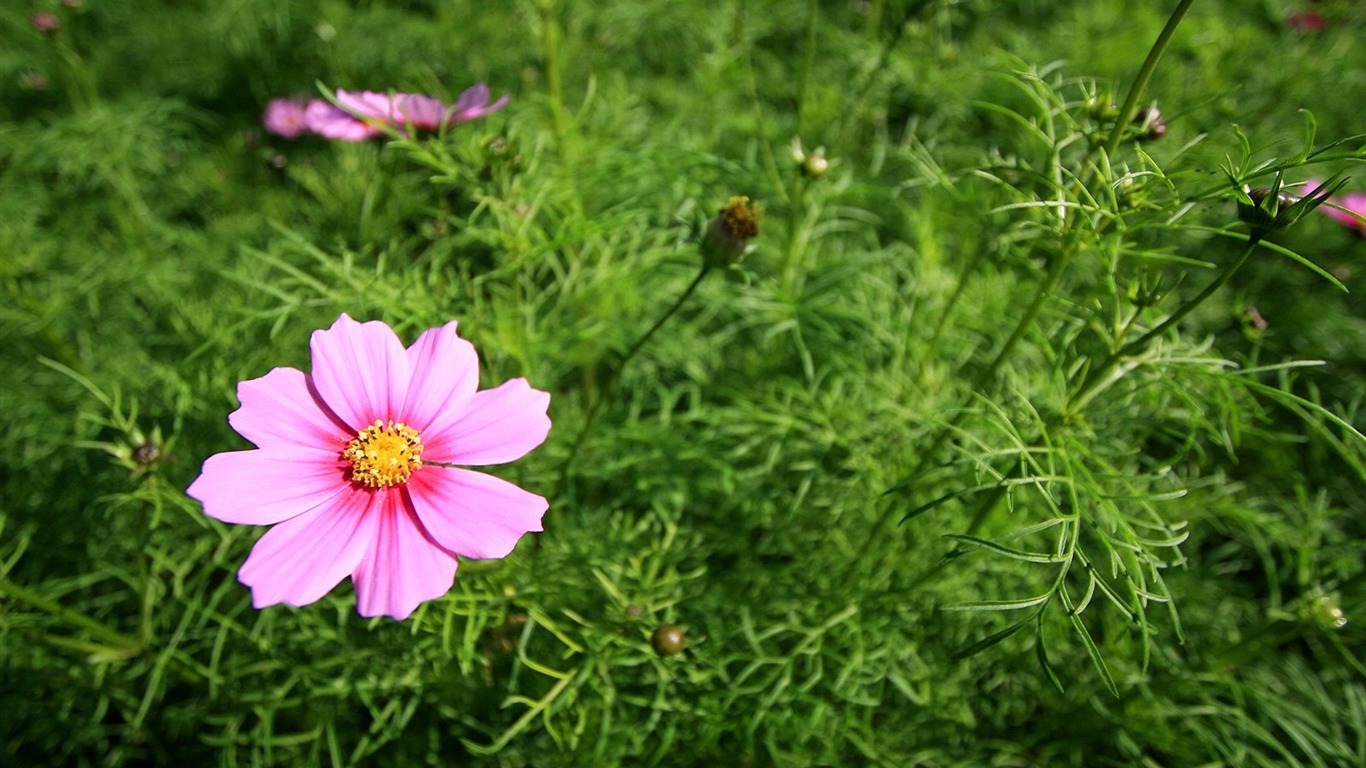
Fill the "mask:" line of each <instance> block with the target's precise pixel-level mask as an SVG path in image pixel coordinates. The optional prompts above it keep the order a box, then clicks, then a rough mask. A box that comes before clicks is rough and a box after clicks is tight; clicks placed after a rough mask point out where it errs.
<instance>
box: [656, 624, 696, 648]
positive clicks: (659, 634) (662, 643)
mask: <svg viewBox="0 0 1366 768" xmlns="http://www.w3.org/2000/svg"><path fill="white" fill-rule="evenodd" d="M686 634H687V633H686V632H684V630H683V628H682V627H680V626H678V625H677V624H661V625H660V627H659V629H656V630H655V633H654V635H652V636H651V637H650V644H651V645H653V646H654V647H655V652H656V653H658V654H659V655H660V656H677V655H678V654H680V653H682V652H683V649H684V648H686V647H687V645H688V642H687V637H686Z"/></svg>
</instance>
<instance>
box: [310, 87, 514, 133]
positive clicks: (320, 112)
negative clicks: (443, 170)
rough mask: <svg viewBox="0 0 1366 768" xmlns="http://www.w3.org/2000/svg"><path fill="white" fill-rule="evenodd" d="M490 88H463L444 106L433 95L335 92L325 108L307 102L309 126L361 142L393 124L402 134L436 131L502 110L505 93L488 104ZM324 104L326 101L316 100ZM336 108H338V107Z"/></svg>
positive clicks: (504, 102) (505, 102) (506, 98)
mask: <svg viewBox="0 0 1366 768" xmlns="http://www.w3.org/2000/svg"><path fill="white" fill-rule="evenodd" d="M489 96H490V93H489V88H488V86H487V85H484V84H483V83H479V84H478V85H475V86H473V87H471V88H468V89H466V90H465V92H464V93H462V94H460V97H459V98H457V99H456V101H455V104H453V105H451V106H449V107H448V106H447V105H446V104H445V102H443V101H441V100H440V99H438V98H436V97H434V96H426V95H423V94H419V93H395V94H392V95H390V94H387V93H379V92H376V91H344V90H338V91H337V106H336V107H333V108H332V109H331V110H326V109H324V108H323V106H318V107H314V106H312V105H310V107H309V109H310V121H309V125H310V126H311V127H312V128H313V130H314V131H315V132H316V133H319V134H321V135H323V136H327V137H328V138H337V139H345V140H347V141H363V140H365V139H369V138H372V137H374V136H378V135H380V133H382V132H383V129H384V128H385V127H392V128H394V129H396V130H398V131H399V133H402V134H404V135H411V130H410V129H416V130H422V131H439V130H441V128H442V127H443V126H452V125H457V124H459V123H467V122H469V121H471V120H476V119H478V118H481V117H484V116H486V115H489V114H492V113H493V112H496V111H498V110H499V109H502V108H503V106H504V105H506V104H507V103H508V97H507V96H504V97H502V98H501V99H499V100H498V101H495V102H493V103H492V104H490V103H489ZM318 103H319V104H320V105H326V106H331V105H328V104H326V102H318ZM338 107H339V108H338Z"/></svg>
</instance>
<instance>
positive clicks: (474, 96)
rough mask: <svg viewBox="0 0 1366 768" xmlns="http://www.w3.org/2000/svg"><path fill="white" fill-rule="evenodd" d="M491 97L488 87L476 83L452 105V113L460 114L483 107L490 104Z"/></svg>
mask: <svg viewBox="0 0 1366 768" xmlns="http://www.w3.org/2000/svg"><path fill="white" fill-rule="evenodd" d="M489 95H490V92H489V87H488V86H487V85H485V84H483V83H475V84H474V85H472V86H470V87H469V88H466V89H465V91H464V92H463V93H461V94H460V95H459V96H457V97H456V98H455V103H454V104H452V105H451V111H452V112H456V113H459V112H465V111H467V110H470V109H476V108H478V107H482V106H484V105H485V104H487V103H489Z"/></svg>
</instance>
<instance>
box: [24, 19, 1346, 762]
mask: <svg viewBox="0 0 1366 768" xmlns="http://www.w3.org/2000/svg"><path fill="white" fill-rule="evenodd" d="M74 5H75V6H76V7H69V6H68V5H67V4H65V3H63V4H61V5H57V4H55V3H52V4H48V5H45V6H44V7H43V8H42V9H41V10H47V11H52V12H56V13H57V14H58V15H59V17H60V19H61V27H60V29H58V30H56V31H55V32H53V33H42V32H39V31H38V30H36V29H34V28H33V27H32V26H31V24H30V20H29V14H30V13H32V12H33V10H31V9H24V8H7V9H5V10H3V11H0V28H3V29H4V30H6V37H7V39H12V40H13V44H12V45H7V46H6V47H5V49H4V50H3V51H0V288H2V289H3V301H0V332H2V333H3V338H4V339H5V341H6V343H5V345H4V346H3V347H2V348H0V356H2V357H0V363H3V365H4V368H5V370H6V377H7V378H6V381H7V384H6V386H5V387H4V388H0V412H3V413H4V414H5V417H6V418H5V437H6V440H5V445H6V446H7V450H6V451H5V453H4V456H3V458H2V459H0V712H4V713H5V716H4V717H3V718H0V763H5V764H10V763H14V764H24V765H140V764H177V765H179V764H213V763H218V764H221V765H239V764H281V765H389V764H397V765H409V764H462V765H464V764H468V765H488V766H495V765H496V766H524V765H525V766H530V765H546V764H553V765H567V766H580V765H581V766H610V765H662V766H675V765H676V766H692V765H749V766H767V765H773V766H788V765H791V766H810V765H886V766H901V765H932V766H949V765H999V766H1014V765H1045V764H1046V765H1086V766H1097V765H1100V766H1104V765H1227V766H1235V765H1239V766H1241V765H1268V766H1271V765H1277V766H1279V765H1304V766H1333V765H1350V764H1359V763H1361V762H1362V761H1363V760H1366V748H1364V747H1363V745H1366V660H1363V659H1362V658H1361V654H1360V649H1361V648H1362V647H1366V643H1363V635H1362V630H1361V626H1362V619H1361V617H1362V616H1363V615H1366V589H1363V570H1366V562H1363V557H1362V552H1363V546H1362V545H1363V537H1364V536H1366V531H1364V530H1363V525H1362V521H1363V520H1366V504H1364V503H1363V499H1362V495H1361V493H1360V488H1361V487H1362V483H1363V482H1366V437H1363V434H1362V432H1363V430H1366V419H1364V418H1363V414H1362V409H1361V405H1362V403H1361V392H1362V385H1363V380H1366V353H1363V350H1366V322H1364V321H1363V320H1362V317H1363V309H1366V307H1363V305H1362V303H1361V299H1360V298H1358V293H1359V292H1358V291H1356V290H1355V289H1356V282H1359V276H1354V275H1353V272H1354V271H1359V268H1358V267H1357V266H1356V263H1357V262H1358V261H1359V260H1360V257H1361V256H1362V255H1363V254H1366V240H1363V239H1362V238H1361V237H1358V236H1357V235H1356V234H1355V233H1353V232H1351V231H1349V230H1347V229H1345V228H1342V227H1340V226H1339V225H1337V224H1336V223H1334V222H1333V221H1332V220H1330V219H1329V218H1328V217H1326V216H1323V215H1321V214H1320V213H1318V212H1315V211H1313V210H1311V208H1312V205H1313V203H1314V202H1315V201H1313V200H1305V201H1302V202H1300V203H1295V202H1294V201H1293V200H1292V199H1290V198H1284V199H1281V198H1279V197H1278V194H1279V193H1282V192H1286V193H1288V194H1292V195H1293V194H1298V195H1304V194H1305V193H1307V192H1309V190H1308V189H1307V188H1302V187H1298V186H1296V185H1298V184H1299V183H1301V182H1304V181H1306V180H1307V179H1310V178H1318V179H1327V180H1329V181H1328V182H1326V183H1325V187H1324V189H1323V192H1324V193H1327V192H1330V191H1333V192H1336V191H1337V190H1338V189H1341V191H1343V192H1346V191H1356V190H1366V186H1364V185H1363V181H1362V174H1363V163H1362V161H1363V160H1366V139H1363V138H1362V137H1361V136H1360V135H1359V134H1360V131H1361V128H1360V125H1359V114H1358V112H1357V109H1356V105H1358V104H1360V103H1361V102H1362V100H1363V97H1366V82H1363V81H1362V79H1361V76H1360V73H1361V72H1366V61H1363V57H1366V51H1363V48H1362V46H1360V45H1353V44H1352V43H1354V42H1355V41H1356V40H1357V39H1358V38H1359V37H1360V35H1361V32H1362V29H1363V27H1366V15H1363V12H1362V10H1361V9H1360V8H1358V7H1357V6H1356V5H1355V4H1353V3H1348V2H1345V0H1339V1H1337V2H1328V1H1327V0H1325V1H1324V2H1321V3H1317V4H1315V5H1314V6H1313V7H1314V8H1315V9H1317V11H1318V12H1320V13H1321V14H1322V15H1323V17H1324V19H1325V24H1326V27H1325V28H1324V29H1323V30H1322V31H1318V32H1307V31H1302V30H1295V29H1290V28H1288V27H1286V25H1285V24H1284V23H1283V18H1284V15H1285V14H1286V13H1288V12H1290V11H1292V10H1300V9H1299V8H1292V7H1291V4H1289V3H1264V4H1261V5H1258V6H1256V7H1255V8H1252V7H1248V6H1247V5H1246V4H1238V3H1231V2H1218V1H1216V0H1212V1H1211V2H1209V3H1205V4H1194V5H1193V6H1192V10H1191V12H1190V15H1189V16H1188V17H1187V18H1186V19H1185V20H1184V22H1183V23H1182V25H1181V26H1180V27H1178V28H1177V29H1176V32H1175V35H1174V36H1173V37H1172V38H1171V41H1170V43H1169V44H1168V45H1167V47H1166V49H1165V53H1164V57H1163V59H1162V60H1161V62H1160V63H1159V64H1158V66H1157V68H1156V69H1155V70H1151V71H1150V70H1147V69H1142V73H1143V75H1144V76H1146V75H1147V74H1151V76H1152V79H1151V80H1150V81H1149V82H1148V85H1147V88H1146V89H1145V90H1144V91H1143V92H1142V93H1139V94H1136V96H1137V97H1138V98H1137V101H1135V102H1134V106H1135V107H1136V108H1150V107H1154V106H1155V107H1158V108H1160V109H1161V112H1162V114H1163V116H1164V118H1165V122H1166V124H1167V126H1168V132H1167V134H1166V135H1165V136H1164V137H1161V138H1160V139H1151V138H1149V137H1147V136H1144V135H1143V134H1145V133H1147V131H1148V130H1149V128H1151V123H1148V124H1144V123H1143V122H1142V121H1141V120H1140V121H1138V122H1133V121H1132V120H1131V117H1132V116H1130V115H1122V114H1120V113H1121V111H1122V105H1123V104H1124V103H1125V97H1126V96H1127V95H1128V94H1129V89H1130V87H1131V84H1132V83H1133V82H1134V81H1135V78H1136V76H1137V75H1139V74H1140V70H1141V65H1142V62H1143V60H1144V57H1145V56H1146V55H1147V54H1148V52H1149V49H1150V47H1151V46H1152V44H1153V40H1154V39H1155V38H1156V36H1157V34H1158V31H1159V30H1160V29H1161V27H1162V24H1163V23H1164V21H1165V14H1166V13H1167V12H1168V9H1165V8H1164V9H1157V8H1148V7H1144V8H1137V9H1136V8H1134V7H1133V5H1132V4H1124V3H1118V2H1101V3H1033V2H1016V3H986V2H978V1H977V0H969V1H968V2H939V1H938V0H932V1H928V2H891V3H888V2H885V0H872V2H869V3H864V4H857V3H851V4H819V3H806V4H803V3H796V2H791V1H787V2H774V3H768V4H764V5H763V6H762V7H753V6H746V5H744V4H739V5H734V6H728V7H726V8H724V9H722V10H717V9H714V8H711V7H703V6H702V5H699V4H696V3H692V4H689V3H672V4H653V5H650V4H640V3H632V2H607V3H600V4H596V5H594V6H592V7H591V8H590V7H588V6H570V5H569V4H566V3H556V2H554V0H532V1H531V2H523V3H518V4H513V5H510V6H509V7H505V8H499V9H485V8H483V7H475V6H473V5H469V6H468V7H452V6H451V5H450V4H446V3H436V2H383V3H359V4H347V3H337V2H323V1H321V0H298V1H296V2H289V3H278V2H266V0H236V1H235V2H228V3H217V4H206V3H200V2H188V3H186V2H180V3H170V2H160V3H153V4H150V5H148V4H117V3H95V2H90V1H89V0H87V1H86V2H84V3H75V4H74ZM823 6H828V7H823ZM812 14H814V15H812ZM481 80H482V81H486V82H488V83H489V84H490V86H491V88H492V89H493V91H494V93H495V95H499V94H501V93H503V92H509V93H511V94H512V96H513V98H512V101H511V103H510V105H509V106H508V107H507V108H506V109H505V110H502V111H500V112H498V113H495V114H494V115H492V116H490V117H488V118H485V119H483V120H480V121H476V122H471V123H467V124H462V125H459V126H455V127H452V128H451V129H449V130H448V131H445V132H443V133H442V134H441V135H439V136H428V137H422V138H418V139H415V140H407V139H395V140H386V141H381V142H374V143H368V144H361V145H351V144H332V143H327V142H324V141H323V140H321V139H317V138H305V139H300V140H297V141H286V140H283V139H280V138H279V137H274V136H270V135H263V134H262V131H261V130H260V128H259V126H258V116H259V113H260V110H261V108H262V107H263V105H264V103H265V101H266V100H267V99H270V98H273V97H277V96H293V95H311V94H313V93H315V92H316V89H317V88H318V86H319V83H321V84H323V85H324V86H325V87H344V88H357V89H362V88H363V89H371V90H390V89H394V90H414V91H430V92H433V93H435V94H437V95H440V96H442V97H445V98H449V97H451V96H453V95H454V94H457V93H459V92H460V91H461V90H463V89H464V88H465V87H467V86H468V85H471V84H473V83H474V82H477V81H481ZM794 138H797V139H799V140H800V145H801V146H803V147H805V148H806V149H807V150H808V151H811V150H814V149H815V148H816V147H823V148H824V151H825V154H826V156H827V157H829V158H830V161H831V162H830V167H829V170H828V172H827V173H825V174H824V175H821V176H817V175H812V174H810V173H809V172H808V173H803V171H802V169H801V167H800V166H799V164H798V163H796V162H794V161H793V160H792V158H791V155H790V147H792V146H793V140H794ZM1344 184H1345V186H1342V185H1344ZM1258 189H1263V190H1265V192H1258V191H1257V190H1258ZM739 194H743V195H749V196H750V197H752V198H755V199H757V200H759V201H760V202H761V203H762V205H763V208H764V211H765V215H764V218H763V221H762V223H761V225H760V227H761V228H760V235H759V237H758V238H757V239H756V240H755V241H754V243H753V244H752V247H753V250H752V251H751V252H750V253H749V254H748V256H747V257H746V258H745V260H744V261H742V262H741V263H740V264H738V265H736V266H733V267H731V268H729V269H724V270H723V269H713V270H710V271H702V272H701V274H699V270H700V269H701V266H702V265H701V262H700V258H699V255H698V249H697V239H698V237H700V234H701V232H702V231H703V227H705V224H704V223H703V222H704V221H705V220H706V219H707V218H708V217H709V216H711V215H712V214H713V213H714V212H715V210H716V209H717V208H718V207H719V206H720V205H721V204H722V203H724V202H725V201H726V200H727V199H728V198H729V197H730V196H731V195H739ZM1240 205H1241V208H1240ZM1240 210H1241V218H1240ZM1250 224H1251V226H1250ZM685 292H686V293H685ZM680 299H681V300H680ZM341 312H347V313H349V314H351V315H352V316H354V317H357V318H379V319H383V320H385V321H387V322H389V323H390V324H391V325H393V326H394V327H395V328H396V329H397V330H398V332H399V333H400V334H401V335H402V336H403V337H404V338H405V339H406V340H411V339H412V338H414V337H415V336H416V335H417V334H418V333H419V332H421V331H422V330H424V329H426V328H430V327H432V326H435V325H438V324H441V323H444V322H447V321H449V320H450V319H458V320H459V321H460V329H461V334H462V335H463V336H465V337H467V338H469V339H470V340H471V341H472V342H473V343H474V344H475V346H476V348H477V349H478V350H479V352H480V358H481V365H482V369H481V370H482V372H483V381H484V384H485V385H489V384H493V383H496V382H501V381H503V380H506V379H508V378H511V377H516V376H526V377H528V378H529V379H530V381H531V382H532V384H533V385H534V386H537V387H538V388H542V389H546V390H549V391H550V392H551V393H552V401H551V417H552V419H553V421H554V423H555V426H554V429H553V430H552V432H551V435H550V438H549V440H548V441H547V443H546V444H545V445H544V446H542V447H541V448H539V449H538V450H537V451H535V452H533V453H532V454H531V455H530V456H528V457H527V458H526V459H524V460H522V461H520V462H517V463H515V464H512V465H508V466H505V467H499V468H495V469H494V470H493V471H494V472H495V473H497V474H500V475H502V476H504V477H507V478H509V479H512V480H515V481H516V482H517V483H518V484H520V485H522V486H523V487H526V488H528V489H530V490H532V491H534V492H536V493H540V494H543V495H545V496H546V497H547V498H548V499H549V500H550V504H551V508H550V511H549V512H548V514H547V516H546V519H545V531H544V532H543V533H539V534H531V535H529V536H528V537H527V538H525V539H524V540H523V541H522V542H521V544H520V545H519V546H518V548H517V550H516V552H514V553H513V555H511V556H510V557H508V558H507V559H505V560H501V561H471V560H465V561H462V563H461V568H460V574H459V576H458V577H457V579H456V583H455V587H454V588H453V590H452V591H451V593H450V594H448V595H446V596H445V597H443V598H441V599H438V600H435V601H432V602H430V603H427V604H425V605H424V606H422V607H421V608H420V609H419V610H418V612H417V613H415V614H414V616H413V617H411V618H410V619H409V620H407V621H405V622H402V623H399V622H394V621H391V620H388V619H377V620H366V619H362V618H360V617H358V616H357V615H356V613H355V607H354V596H353V593H352V590H351V588H350V586H349V585H347V584H343V585H341V586H339V587H338V588H336V589H334V590H333V592H332V593H331V594H330V595H329V596H327V597H326V598H324V599H323V600H321V601H319V602H318V603H315V604H313V605H309V606H305V607H302V608H291V607H286V606H275V607H271V608H267V609H265V610H260V611H258V610H255V609H253V608H252V607H251V601H250V595H249V593H248V591H247V589H246V588H245V587H243V586H242V585H240V584H239V583H238V582H237V581H236V578H235V574H236V570H237V568H238V567H239V566H240V564H241V563H242V561H243V560H244V558H245V557H246V555H247V553H248V552H249V551H250V549H251V546H252V544H253V543H254V542H255V540H256V539H257V538H258V537H259V535H260V531H259V530H256V529H252V528H249V527H245V526H229V525H225V524H222V523H220V522H218V521H216V520H212V519H209V518H207V517H206V516H204V515H203V513H202V511H201V510H200V509H199V506H198V504H197V503H195V502H194V501H192V500H191V499H189V498H188V497H186V496H185V495H184V488H185V487H186V486H187V485H188V484H189V483H190V482H191V481H192V480H193V478H194V477H195V476H196V475H197V473H198V468H199V465H200V463H201V462H202V461H203V460H204V459H205V458H206V457H207V456H209V455H211V454H213V453H216V452H219V451H224V450H235V449H241V448H244V447H246V446H245V443H244V441H243V440H242V439H241V438H239V437H237V436H236V435H235V434H233V432H232V431H231V430H230V429H229V428H228V425H227V423H226V418H225V417H226V414H227V413H229V412H230V411H231V410H232V409H234V408H235V407H236V404H237V403H236V398H235V387H236V384H237V382H239V381H242V380H245V379H250V378H254V377H258V376H261V375H263V374H264V373H265V372H267V371H269V370H270V369H271V368H273V367H276V366H293V367H299V368H307V366H308V346H307V340H308V337H309V334H310V333H311V332H313V331H314V330H316V329H318V328H322V327H326V326H327V325H329V324H330V323H331V322H332V321H333V320H335V319H336V317H337V315H338V314H339V313H341ZM661 318H662V319H663V322H662V323H659V324H658V326H657V330H656V331H654V332H653V333H651V332H650V329H652V328H655V327H656V323H657V322H658V321H660V320H661ZM642 341H643V342H644V343H642ZM662 627H667V628H669V631H670V632H675V633H681V645H682V648H681V650H679V649H677V648H676V647H675V646H676V645H678V644H679V643H678V642H672V641H671V643H670V644H669V645H667V646H666V645H665V644H662V643H660V642H659V641H658V639H657V638H656V633H657V632H658V631H659V630H660V629H661V628H662ZM674 640H678V638H677V637H675V638H674Z"/></svg>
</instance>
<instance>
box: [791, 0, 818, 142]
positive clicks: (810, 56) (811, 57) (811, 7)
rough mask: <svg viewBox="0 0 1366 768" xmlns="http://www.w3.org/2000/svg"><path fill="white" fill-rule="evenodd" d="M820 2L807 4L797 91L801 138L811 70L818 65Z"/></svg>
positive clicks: (815, 0) (814, 0)
mask: <svg viewBox="0 0 1366 768" xmlns="http://www.w3.org/2000/svg"><path fill="white" fill-rule="evenodd" d="M820 11H821V4H820V0H809V2H807V4H806V57H805V60H804V61H803V62H802V79H801V81H800V83H799V86H798V89H797V135H798V136H801V135H802V132H803V129H804V128H805V127H806V122H805V120H804V118H805V117H806V113H807V109H806V102H807V88H808V87H809V86H810V85H811V69H812V67H813V66H814V65H815V63H816V29H817V24H816V22H817V21H818V20H819V19H820Z"/></svg>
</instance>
